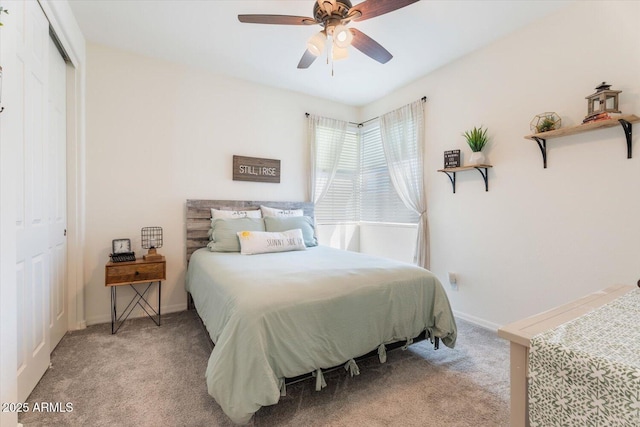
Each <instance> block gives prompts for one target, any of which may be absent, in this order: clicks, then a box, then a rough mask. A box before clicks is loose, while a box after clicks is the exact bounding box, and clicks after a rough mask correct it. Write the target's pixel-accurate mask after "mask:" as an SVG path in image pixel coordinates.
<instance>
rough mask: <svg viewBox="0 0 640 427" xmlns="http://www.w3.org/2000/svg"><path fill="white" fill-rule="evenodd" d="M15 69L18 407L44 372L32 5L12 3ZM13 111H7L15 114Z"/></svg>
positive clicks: (40, 138)
mask: <svg viewBox="0 0 640 427" xmlns="http://www.w3.org/2000/svg"><path fill="white" fill-rule="evenodd" d="M15 5H16V6H17V7H15V8H12V10H11V13H12V14H13V13H16V14H18V17H17V19H16V21H17V22H18V26H19V28H18V40H17V47H16V49H17V50H16V56H17V61H16V65H17V66H18V67H19V68H21V70H18V71H19V74H20V77H19V80H20V82H19V84H20V85H21V89H22V93H23V97H22V101H23V105H22V106H21V108H20V111H21V117H20V119H21V125H20V126H18V127H19V131H18V135H17V137H18V138H17V140H18V141H17V143H19V145H20V149H19V151H20V162H19V165H18V176H17V179H16V185H17V187H18V188H17V193H18V203H17V218H16V227H17V233H16V241H17V248H16V258H17V264H16V274H17V293H18V301H17V306H18V307H17V308H18V400H19V401H24V400H25V399H26V398H27V397H28V396H29V394H30V393H31V391H32V390H33V388H34V387H35V385H36V384H37V383H38V381H39V380H40V378H41V377H42V375H43V374H44V372H45V371H46V369H47V367H48V366H49V354H50V330H49V325H50V315H49V310H50V284H51V279H50V277H51V271H50V269H51V267H50V264H51V262H50V255H49V240H50V233H51V227H50V221H49V204H50V203H49V199H50V198H49V196H48V178H49V169H48V168H49V161H48V155H49V154H50V153H49V152H48V151H49V150H48V142H47V138H46V133H45V132H46V128H47V127H48V102H47V98H48V93H47V79H48V56H49V45H48V43H49V23H48V22H47V19H46V17H45V16H44V13H43V12H42V10H41V9H40V6H39V4H38V2H36V1H26V2H16V3H15ZM18 107H19V106H18V105H16V106H14V107H13V108H16V109H18Z"/></svg>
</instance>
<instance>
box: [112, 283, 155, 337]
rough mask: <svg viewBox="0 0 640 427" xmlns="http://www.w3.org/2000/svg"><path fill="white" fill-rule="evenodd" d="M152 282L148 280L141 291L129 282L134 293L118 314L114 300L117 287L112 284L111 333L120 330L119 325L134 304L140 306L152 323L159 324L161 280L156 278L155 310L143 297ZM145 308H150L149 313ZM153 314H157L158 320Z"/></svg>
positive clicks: (120, 325) (127, 315)
mask: <svg viewBox="0 0 640 427" xmlns="http://www.w3.org/2000/svg"><path fill="white" fill-rule="evenodd" d="M153 283H154V282H150V283H149V284H148V285H147V287H146V288H145V289H144V291H142V292H140V291H138V290H137V289H136V288H135V286H133V285H132V284H129V286H130V287H131V289H133V290H134V292H135V293H136V294H135V295H134V296H133V298H132V299H131V301H129V304H127V306H126V307H125V309H124V310H123V311H122V313H120V316H118V315H117V306H116V300H117V293H116V288H117V286H112V287H111V334H115V333H116V332H118V330H120V327H122V325H123V324H124V322H125V320H127V319H128V318H129V316H130V315H131V313H132V312H133V309H134V308H135V307H136V305H139V306H140V308H142V309H143V310H144V312H145V313H147V316H149V319H151V320H152V321H153V323H155V324H156V325H157V326H160V321H161V314H160V313H161V308H160V307H161V306H160V303H161V302H162V300H161V297H162V281H161V280H158V311H156V310H155V309H154V308H153V307H152V306H151V304H149V301H147V299H146V298H145V295H146V294H147V292H148V291H149V289H150V288H151V285H153ZM143 303H144V305H143ZM145 305H146V307H145ZM147 308H149V310H151V313H150V312H149V311H148V310H147ZM152 313H153V314H152ZM154 315H155V316H158V320H157V321H156V319H155V318H154Z"/></svg>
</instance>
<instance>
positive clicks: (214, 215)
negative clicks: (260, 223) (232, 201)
mask: <svg viewBox="0 0 640 427" xmlns="http://www.w3.org/2000/svg"><path fill="white" fill-rule="evenodd" d="M220 218H222V219H236V218H262V213H261V212H260V209H249V210H220V209H214V208H211V219H220Z"/></svg>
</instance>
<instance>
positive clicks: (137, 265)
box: [104, 257, 167, 334]
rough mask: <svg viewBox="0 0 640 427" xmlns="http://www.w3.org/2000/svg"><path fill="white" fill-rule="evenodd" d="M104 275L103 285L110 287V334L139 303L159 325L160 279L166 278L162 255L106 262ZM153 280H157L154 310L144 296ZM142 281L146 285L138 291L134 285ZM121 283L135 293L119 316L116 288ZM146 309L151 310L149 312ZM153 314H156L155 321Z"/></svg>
mask: <svg viewBox="0 0 640 427" xmlns="http://www.w3.org/2000/svg"><path fill="white" fill-rule="evenodd" d="M104 277H105V279H104V285H105V286H110V287H111V333H112V334H115V333H116V332H118V329H120V327H121V326H122V324H123V323H124V321H125V320H127V318H129V315H130V314H131V312H132V311H133V309H134V308H135V306H136V305H139V306H140V307H141V308H142V309H143V310H144V312H145V313H147V316H149V318H150V319H151V320H153V322H154V323H155V324H156V325H158V326H160V312H161V310H160V301H161V299H160V296H161V294H162V281H163V280H166V279H167V264H166V261H165V258H164V257H162V259H157V260H153V261H145V260H143V259H137V260H135V261H130V262H108V263H107V265H105V268H104ZM154 282H158V311H156V310H155V309H154V308H153V307H152V306H151V304H149V301H147V299H146V298H145V296H146V295H147V292H148V291H149V289H150V288H151V285H153V283H154ZM143 283H147V287H146V288H145V289H144V290H143V291H142V292H139V291H138V289H136V288H135V286H134V285H136V284H143ZM123 285H129V286H130V287H131V289H133V290H134V291H135V293H136V294H135V295H134V296H133V298H132V299H131V301H130V302H129V304H127V307H126V308H125V309H124V311H123V312H122V313H120V316H118V310H117V307H116V299H117V298H116V297H117V294H116V290H117V289H118V287H119V286H123ZM143 304H144V305H143ZM148 309H149V310H151V313H150V312H149V310H148ZM154 316H158V320H157V321H156V319H155V318H154Z"/></svg>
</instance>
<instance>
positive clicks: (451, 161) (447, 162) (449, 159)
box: [444, 150, 460, 168]
mask: <svg viewBox="0 0 640 427" xmlns="http://www.w3.org/2000/svg"><path fill="white" fill-rule="evenodd" d="M444 167H445V168H458V167H460V150H447V151H445V152H444Z"/></svg>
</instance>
